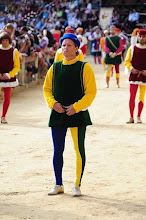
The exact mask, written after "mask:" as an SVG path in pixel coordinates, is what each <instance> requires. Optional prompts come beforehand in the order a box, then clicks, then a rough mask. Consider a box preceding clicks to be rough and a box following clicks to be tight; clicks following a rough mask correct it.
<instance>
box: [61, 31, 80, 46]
mask: <svg viewBox="0 0 146 220" xmlns="http://www.w3.org/2000/svg"><path fill="white" fill-rule="evenodd" d="M65 39H70V40H72V41H73V42H74V43H75V44H77V46H78V48H79V47H80V41H79V39H78V38H77V36H76V35H75V34H72V33H67V34H64V35H63V37H61V38H60V44H61V45H62V42H63V40H65Z"/></svg>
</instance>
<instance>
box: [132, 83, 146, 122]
mask: <svg viewBox="0 0 146 220" xmlns="http://www.w3.org/2000/svg"><path fill="white" fill-rule="evenodd" d="M137 89H138V85H133V84H130V100H129V109H130V116H131V117H132V118H133V113H134V108H135V98H136V93H137ZM141 95H142V96H143V94H140V96H141ZM143 106H144V103H143V101H141V100H139V103H138V114H137V117H140V116H141V112H142V109H143Z"/></svg>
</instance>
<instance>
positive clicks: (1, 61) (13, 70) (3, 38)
mask: <svg viewBox="0 0 146 220" xmlns="http://www.w3.org/2000/svg"><path fill="white" fill-rule="evenodd" d="M11 42H12V40H11V36H10V35H9V34H8V33H7V32H2V33H1V34H0V87H1V88H3V105H2V115H1V123H4V124H6V123H7V121H6V119H5V116H6V114H7V111H8V108H9V105H10V98H11V89H12V87H15V86H18V80H17V79H16V75H17V74H18V71H19V69H20V60H19V52H18V50H17V49H15V48H13V47H12V46H11Z"/></svg>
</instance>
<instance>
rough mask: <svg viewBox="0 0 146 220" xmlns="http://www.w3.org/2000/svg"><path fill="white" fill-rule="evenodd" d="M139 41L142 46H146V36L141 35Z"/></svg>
mask: <svg viewBox="0 0 146 220" xmlns="http://www.w3.org/2000/svg"><path fill="white" fill-rule="evenodd" d="M138 41H139V43H140V44H141V45H144V44H146V35H140V36H139V37H138Z"/></svg>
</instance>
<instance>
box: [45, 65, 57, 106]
mask: <svg viewBox="0 0 146 220" xmlns="http://www.w3.org/2000/svg"><path fill="white" fill-rule="evenodd" d="M52 80H53V65H52V66H51V67H50V69H49V70H48V72H47V75H46V78H45V81H44V84H43V93H44V98H45V100H46V102H47V105H48V106H49V107H50V108H53V105H54V104H55V103H56V102H57V101H56V100H55V99H54V96H53V91H52Z"/></svg>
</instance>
